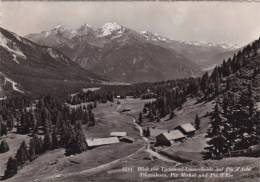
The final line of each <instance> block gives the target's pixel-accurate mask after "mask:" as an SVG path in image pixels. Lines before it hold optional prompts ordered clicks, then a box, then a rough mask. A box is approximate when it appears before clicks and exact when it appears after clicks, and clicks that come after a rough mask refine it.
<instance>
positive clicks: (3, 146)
mask: <svg viewBox="0 0 260 182" xmlns="http://www.w3.org/2000/svg"><path fill="white" fill-rule="evenodd" d="M8 151H9V146H8V143H7V142H6V140H5V139H3V140H2V142H1V144H0V153H5V152H8Z"/></svg>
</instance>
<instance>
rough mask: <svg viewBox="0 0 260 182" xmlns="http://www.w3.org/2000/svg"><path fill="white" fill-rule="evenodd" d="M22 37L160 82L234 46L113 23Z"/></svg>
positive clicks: (115, 74) (121, 74) (115, 75)
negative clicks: (169, 35)
mask: <svg viewBox="0 0 260 182" xmlns="http://www.w3.org/2000/svg"><path fill="white" fill-rule="evenodd" d="M26 38H28V39H30V40H32V41H34V42H36V43H38V44H41V45H45V46H52V47H55V48H56V49H58V50H59V51H61V52H62V53H64V54H65V55H66V56H68V57H70V58H71V59H72V60H73V61H75V62H77V63H78V64H79V65H81V66H82V67H83V68H85V69H87V70H91V71H93V72H96V73H99V74H103V75H105V76H106V77H107V78H108V79H110V80H113V81H122V82H143V81H161V80H167V79H175V78H183V77H189V76H198V75H200V74H201V72H202V71H203V70H204V71H209V70H211V69H212V68H214V66H215V65H217V64H220V63H221V62H222V61H223V59H226V58H228V57H230V56H232V55H233V54H234V53H235V52H236V51H237V49H238V46H236V45H228V44H224V43H222V44H213V43H206V42H195V41H193V42H183V41H176V40H172V39H169V38H167V37H163V36H161V35H159V34H156V33H152V32H149V31H141V32H138V31H135V30H133V29H130V28H127V27H125V26H122V25H120V24H117V23H106V24H104V25H103V26H101V27H100V28H97V29H94V28H92V27H91V26H90V25H88V24H84V25H82V26H80V27H79V28H76V29H66V28H64V27H63V26H61V25H58V26H56V27H54V28H52V29H51V30H48V31H42V32H40V33H35V34H29V35H26Z"/></svg>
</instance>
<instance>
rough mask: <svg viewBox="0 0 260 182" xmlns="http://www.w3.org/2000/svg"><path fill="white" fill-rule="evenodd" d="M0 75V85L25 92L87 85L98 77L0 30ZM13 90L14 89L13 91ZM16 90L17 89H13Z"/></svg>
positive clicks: (65, 59)
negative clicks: (7, 85)
mask: <svg viewBox="0 0 260 182" xmlns="http://www.w3.org/2000/svg"><path fill="white" fill-rule="evenodd" d="M0 55H1V61H0V73H1V76H2V78H4V81H3V84H2V85H4V84H5V83H11V84H12V87H13V88H18V87H15V86H16V85H20V87H22V88H20V90H23V91H26V92H29V93H30V92H36V93H44V92H45V91H55V92H57V91H58V89H59V86H62V85H63V86H65V85H67V86H66V87H69V84H72V82H73V84H76V82H77V83H81V84H82V83H89V82H95V80H98V79H100V77H99V76H96V75H95V74H92V73H91V72H89V71H86V70H84V69H82V68H81V67H80V66H78V65H77V64H76V63H75V62H73V61H71V60H70V59H69V58H68V57H66V56H64V55H63V54H62V53H60V52H59V51H57V50H55V49H53V48H50V47H44V46H38V45H37V44H35V43H33V42H31V41H29V40H27V39H24V38H22V37H20V36H18V35H16V34H14V33H11V32H9V31H7V30H5V29H3V28H0ZM13 90H15V89H13ZM16 91H17V90H16Z"/></svg>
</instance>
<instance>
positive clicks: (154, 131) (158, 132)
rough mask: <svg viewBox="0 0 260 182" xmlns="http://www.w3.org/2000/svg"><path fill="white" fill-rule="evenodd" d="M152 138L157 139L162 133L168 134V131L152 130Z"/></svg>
mask: <svg viewBox="0 0 260 182" xmlns="http://www.w3.org/2000/svg"><path fill="white" fill-rule="evenodd" d="M149 130H150V136H153V137H156V136H158V135H160V134H162V133H165V132H168V130H163V129H158V128H150V129H149Z"/></svg>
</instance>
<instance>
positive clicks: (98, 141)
mask: <svg viewBox="0 0 260 182" xmlns="http://www.w3.org/2000/svg"><path fill="white" fill-rule="evenodd" d="M86 142H87V145H88V146H89V147H94V146H100V145H108V144H113V143H119V139H118V138H117V137H108V138H92V139H86Z"/></svg>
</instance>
